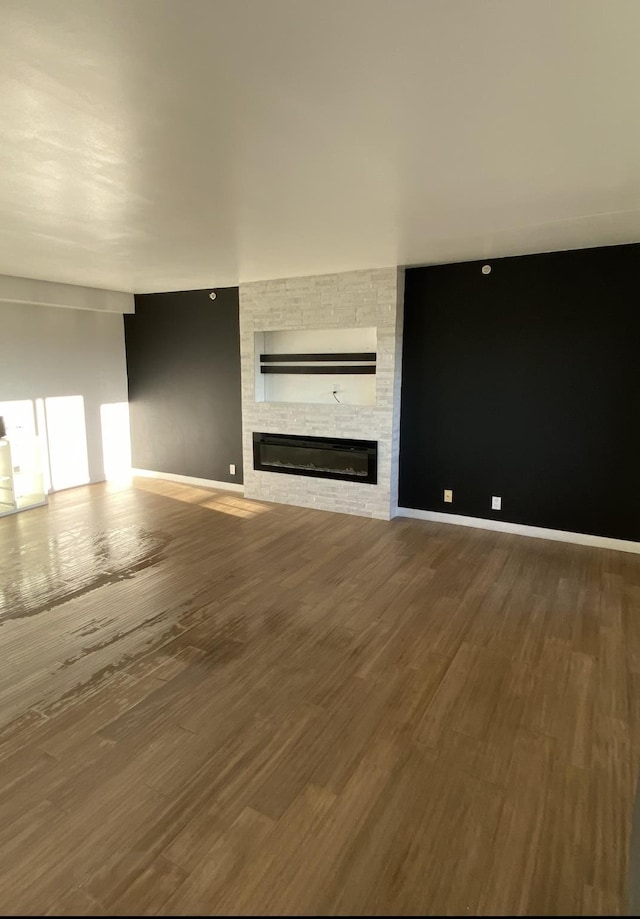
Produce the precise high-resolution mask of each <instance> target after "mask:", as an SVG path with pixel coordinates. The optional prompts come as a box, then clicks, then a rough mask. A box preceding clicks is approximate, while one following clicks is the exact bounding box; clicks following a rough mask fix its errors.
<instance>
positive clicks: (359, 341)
mask: <svg viewBox="0 0 640 919" xmlns="http://www.w3.org/2000/svg"><path fill="white" fill-rule="evenodd" d="M254 336H255V339H254V346H255V349H254V353H255V400H256V402H303V403H307V404H316V405H323V404H330V405H336V404H340V405H375V404H376V358H377V334H376V329H375V327H369V328H355V329H286V330H284V329H280V330H273V331H269V330H265V331H262V332H255V333H254Z"/></svg>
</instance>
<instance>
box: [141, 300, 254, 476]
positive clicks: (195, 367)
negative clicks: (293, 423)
mask: <svg viewBox="0 0 640 919" xmlns="http://www.w3.org/2000/svg"><path fill="white" fill-rule="evenodd" d="M209 293H210V291H209V290H190V291H180V292H177V293H163V294H138V295H136V298H135V301H136V312H135V315H132V316H125V336H126V348H127V372H128V377H129V400H130V410H131V447H132V456H133V465H134V466H135V467H138V468H141V469H152V470H155V471H158V472H171V473H176V474H179V475H188V476H197V477H198V478H205V479H215V480H216V481H220V482H235V483H238V484H241V483H242V408H241V396H240V330H239V315H238V288H237V287H228V288H221V289H217V290H216V293H217V297H216V299H215V300H211V299H210V298H209ZM230 463H235V465H236V475H235V476H232V475H230V474H229V464H230Z"/></svg>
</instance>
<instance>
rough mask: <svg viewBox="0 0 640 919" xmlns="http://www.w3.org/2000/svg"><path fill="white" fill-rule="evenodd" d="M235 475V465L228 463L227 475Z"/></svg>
mask: <svg viewBox="0 0 640 919" xmlns="http://www.w3.org/2000/svg"><path fill="white" fill-rule="evenodd" d="M235 474H236V464H235V463H229V475H235Z"/></svg>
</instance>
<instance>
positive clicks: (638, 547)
mask: <svg viewBox="0 0 640 919" xmlns="http://www.w3.org/2000/svg"><path fill="white" fill-rule="evenodd" d="M398 516H399V517H413V518H414V519H416V520H430V521H432V522H433V523H452V524H454V525H455V526H461V527H476V528H477V529H479V530H497V532H499V533H515V534H516V535H517V536H533V537H534V538H535V539H553V540H555V541H556V542H572V543H576V544H577V545H579V546H595V547H597V548H599V549H616V550H618V551H619V552H635V553H636V554H638V555H640V542H633V541H632V540H630V539H613V538H612V537H610V536H591V535H590V534H589V533H569V532H567V531H566V530H548V529H546V528H545V527H532V526H527V525H526V524H524V523H509V522H508V521H504V520H486V519H485V518H483V517H462V516H460V515H459V514H443V513H440V512H439V511H421V510H417V509H415V508H412V507H399V508H398Z"/></svg>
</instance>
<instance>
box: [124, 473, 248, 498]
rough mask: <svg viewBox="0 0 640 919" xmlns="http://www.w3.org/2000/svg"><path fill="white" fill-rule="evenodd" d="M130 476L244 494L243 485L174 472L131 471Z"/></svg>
mask: <svg viewBox="0 0 640 919" xmlns="http://www.w3.org/2000/svg"><path fill="white" fill-rule="evenodd" d="M131 475H140V476H144V477H145V478H148V479H166V480H167V482H180V483H181V484H182V485H201V486H202V487H203V488H223V489H224V490H225V491H236V492H240V494H244V485H236V484H235V482H216V481H215V479H198V478H196V477H195V476H193V475H177V474H176V473H174V472H153V471H152V470H151V469H132V470H131Z"/></svg>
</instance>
